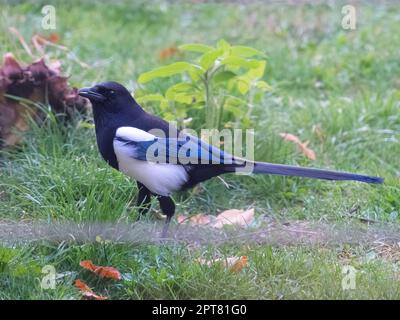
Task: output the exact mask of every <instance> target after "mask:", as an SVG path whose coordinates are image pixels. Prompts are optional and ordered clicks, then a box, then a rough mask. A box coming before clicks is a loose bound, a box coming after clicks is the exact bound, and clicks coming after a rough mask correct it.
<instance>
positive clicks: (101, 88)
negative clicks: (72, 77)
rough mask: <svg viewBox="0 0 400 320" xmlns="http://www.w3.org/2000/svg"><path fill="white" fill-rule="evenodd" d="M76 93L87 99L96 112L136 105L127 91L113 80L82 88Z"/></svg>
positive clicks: (129, 107)
mask: <svg viewBox="0 0 400 320" xmlns="http://www.w3.org/2000/svg"><path fill="white" fill-rule="evenodd" d="M78 94H79V95H80V96H82V97H85V98H87V99H89V100H90V102H91V103H92V106H93V109H94V110H95V111H96V112H107V113H117V112H123V111H125V110H129V109H131V108H132V107H134V106H136V105H137V104H136V102H135V100H134V99H133V97H132V95H131V94H130V93H129V91H128V90H127V89H126V88H125V87H124V86H123V85H121V84H119V83H118V82H114V81H109V82H101V83H98V84H96V85H95V86H93V87H91V88H82V89H80V90H79V91H78Z"/></svg>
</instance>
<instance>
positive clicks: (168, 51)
mask: <svg viewBox="0 0 400 320" xmlns="http://www.w3.org/2000/svg"><path fill="white" fill-rule="evenodd" d="M178 53H179V49H178V48H176V47H169V48H165V49H162V50H161V51H160V54H159V57H160V59H161V60H165V59H168V58H171V57H172V56H174V55H177V54H178Z"/></svg>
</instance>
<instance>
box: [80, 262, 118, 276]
mask: <svg viewBox="0 0 400 320" xmlns="http://www.w3.org/2000/svg"><path fill="white" fill-rule="evenodd" d="M79 265H80V266H81V267H82V268H84V269H87V270H89V271H92V272H94V273H96V274H97V275H99V276H100V277H102V278H107V279H114V280H121V273H120V272H119V271H118V270H117V269H115V268H114V267H101V266H96V265H95V264H94V263H93V262H92V261H91V260H84V261H81V262H80V263H79Z"/></svg>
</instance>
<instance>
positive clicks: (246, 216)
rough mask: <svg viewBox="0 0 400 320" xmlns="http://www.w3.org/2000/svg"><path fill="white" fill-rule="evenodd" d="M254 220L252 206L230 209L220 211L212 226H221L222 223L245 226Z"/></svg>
mask: <svg viewBox="0 0 400 320" xmlns="http://www.w3.org/2000/svg"><path fill="white" fill-rule="evenodd" d="M253 220H254V208H251V209H249V210H238V209H230V210H226V211H224V212H222V213H220V214H219V215H218V216H217V218H216V219H215V222H214V223H213V225H212V226H213V227H214V228H218V229H220V228H222V227H223V226H224V225H239V226H242V227H246V226H248V225H249V224H251V223H252V222H253Z"/></svg>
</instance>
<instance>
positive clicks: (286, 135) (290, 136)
mask: <svg viewBox="0 0 400 320" xmlns="http://www.w3.org/2000/svg"><path fill="white" fill-rule="evenodd" d="M279 135H280V136H281V137H282V139H283V140H286V141H290V142H292V143H294V144H295V145H297V146H298V147H299V148H300V150H301V152H302V153H303V154H304V155H305V156H306V157H307V158H308V159H310V160H315V159H316V155H315V152H314V151H313V150H312V149H310V148H308V143H309V141H306V142H304V143H303V142H301V140H300V139H299V137H297V136H295V135H294V134H291V133H280V134H279Z"/></svg>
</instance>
